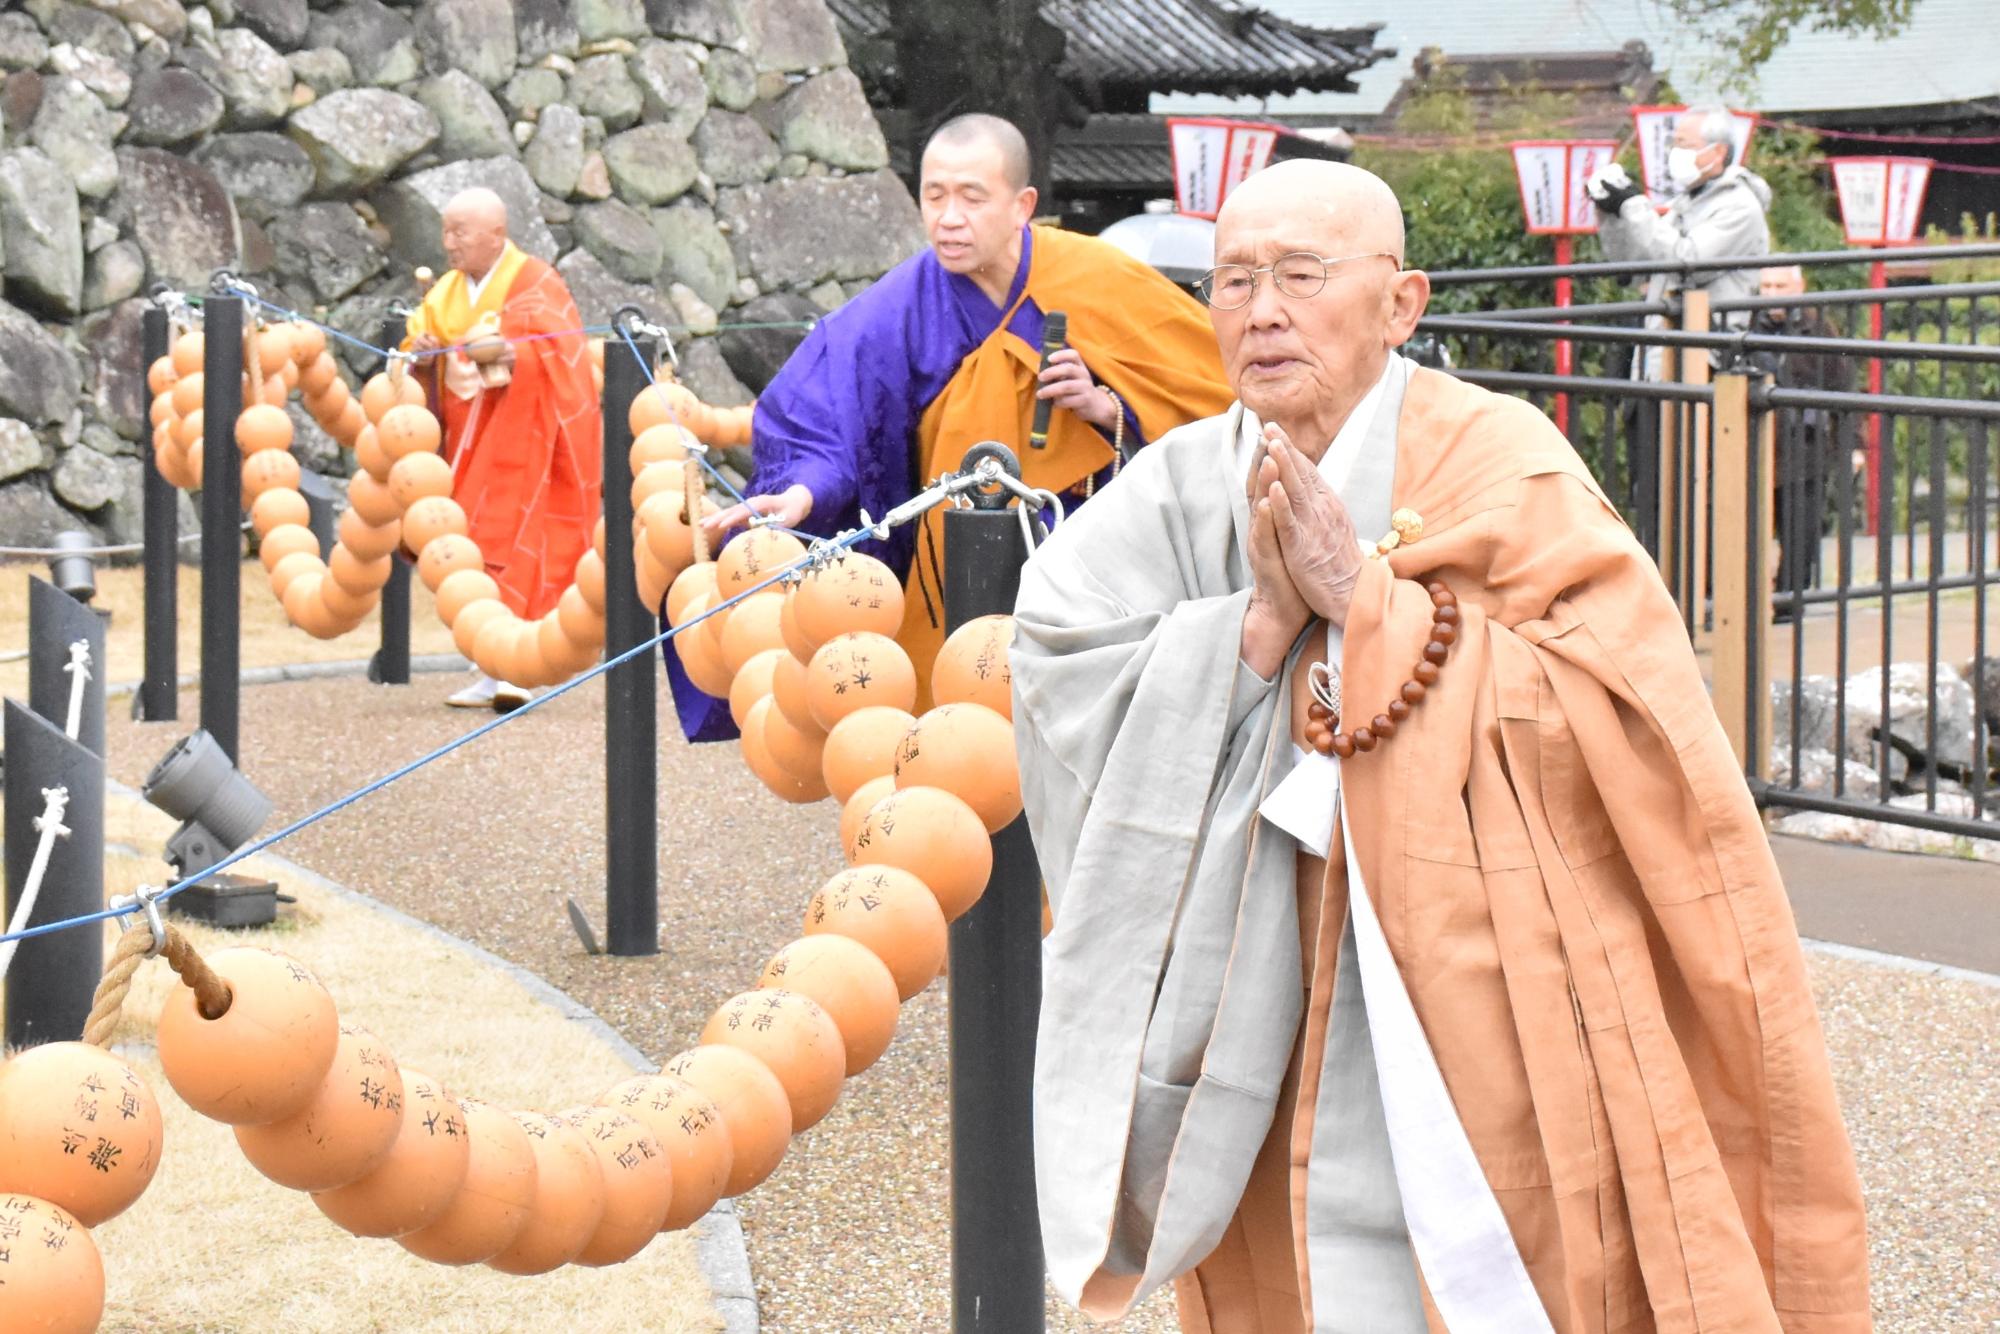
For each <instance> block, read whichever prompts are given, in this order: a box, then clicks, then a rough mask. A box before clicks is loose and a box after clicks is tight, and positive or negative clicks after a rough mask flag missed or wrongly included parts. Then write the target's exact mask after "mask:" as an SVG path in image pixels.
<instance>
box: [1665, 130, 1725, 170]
mask: <svg viewBox="0 0 2000 1334" xmlns="http://www.w3.org/2000/svg"><path fill="white" fill-rule="evenodd" d="M1701 130H1702V118H1701V117H1700V116H1682V117H1681V118H1680V119H1679V120H1677V121H1675V122H1674V147H1675V148H1692V149H1693V150H1694V160H1695V165H1696V166H1698V167H1700V168H1701V175H1702V179H1703V180H1707V179H1708V178H1709V177H1711V176H1718V175H1720V174H1721V173H1722V164H1723V159H1724V158H1726V157H1728V155H1729V150H1728V149H1727V148H1725V147H1724V146H1723V145H1721V144H1708V143H1703V142H1702V137H1701Z"/></svg>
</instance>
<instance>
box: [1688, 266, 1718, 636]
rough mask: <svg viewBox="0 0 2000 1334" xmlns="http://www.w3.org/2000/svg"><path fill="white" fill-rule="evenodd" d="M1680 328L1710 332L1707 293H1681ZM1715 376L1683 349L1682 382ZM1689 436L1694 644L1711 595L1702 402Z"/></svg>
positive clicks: (1696, 351)
mask: <svg viewBox="0 0 2000 1334" xmlns="http://www.w3.org/2000/svg"><path fill="white" fill-rule="evenodd" d="M1681 328H1683V329H1685V330H1687V331H1688V332H1689V333H1707V332H1708V293H1707V292H1705V291H1686V292H1682V293H1681ZM1711 378H1712V375H1711V370H1710V366H1709V361H1708V353H1706V352H1704V351H1702V350H1701V349H1700V348H1692V347H1691V348H1686V349H1683V350H1682V352H1681V383H1682V384H1691V385H1706V384H1707V383H1708V382H1709V380H1710V379H1711ZM1688 419H1689V427H1688V438H1687V439H1685V440H1683V441H1681V448H1682V449H1685V450H1688V451H1690V454H1691V456H1692V459H1693V463H1694V467H1693V469H1692V477H1691V480H1690V482H1689V490H1690V491H1691V492H1692V494H1691V495H1690V496H1689V497H1688V505H1687V516H1688V531H1687V536H1686V541H1687V544H1688V547H1687V550H1688V553H1689V558H1688V584H1689V587H1688V592H1687V595H1688V607H1689V608H1690V609H1691V610H1692V615H1691V616H1690V618H1689V619H1690V620H1691V621H1692V622H1693V624H1694V634H1695V643H1697V644H1699V643H1701V637H1702V633H1703V631H1702V625H1703V622H1704V617H1703V616H1702V614H1701V608H1702V602H1703V600H1704V599H1706V598H1707V597H1708V596H1709V593H1710V586H1709V570H1708V564H1709V557H1708V512H1709V504H1710V497H1709V490H1710V488H1709V478H1708V470H1709V453H1710V451H1709V427H1708V408H1707V407H1706V406H1704V405H1702V404H1700V403H1697V404H1695V405H1694V409H1693V410H1692V411H1691V412H1689V414H1688Z"/></svg>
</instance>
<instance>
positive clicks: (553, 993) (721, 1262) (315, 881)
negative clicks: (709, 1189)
mask: <svg viewBox="0 0 2000 1334" xmlns="http://www.w3.org/2000/svg"><path fill="white" fill-rule="evenodd" d="M445 656H449V655H445ZM316 665H321V666H326V665H333V664H316ZM361 665H362V666H363V667H366V665H367V664H365V663H363V664H361ZM410 665H411V667H412V668H413V669H414V668H415V666H416V662H415V660H414V659H413V660H412V661H411V664H410ZM280 670H282V669H280ZM334 674H335V673H331V672H316V673H313V675H317V676H330V675H334ZM245 677H246V679H247V677H248V673H245ZM274 679H296V678H274ZM105 789H106V791H107V792H109V793H110V794H112V795H115V796H119V797H130V798H132V799H133V800H135V801H144V800H145V799H144V798H143V797H141V796H140V795H139V793H138V792H137V791H135V790H133V789H132V788H129V787H127V786H125V785H124V784H123V783H120V782H118V781H117V780H115V779H106V780H105ZM257 856H259V857H261V858H264V859H267V860H268V861H269V862H270V863H271V864H272V865H273V866H276V867H278V868H280V869H282V870H283V871H284V872H285V874H287V875H292V876H297V877H298V878H299V879H300V880H302V881H304V882H306V883H307V884H310V885H312V886H313V887H314V888H316V889H321V890H324V891H325V892H327V893H329V894H334V895H338V896H340V897H342V898H345V899H348V900H351V901H352V902H355V903H358V904H361V905H362V906H363V907H365V908H368V909H369V910H371V911H373V912H376V913H379V914H380V915H382V916H384V917H387V918H388V919H390V920H391V921H393V922H396V923H397V924H398V925H401V926H405V927H410V928H412V929H414V930H416V931H418V932H420V933H422V934H424V935H426V936H429V937H430V938H431V939H433V940H437V941H440V942H442V943H443V944H445V945H448V946H450V947H451V948H452V949H455V950H457V951H458V952H459V953H461V954H464V955H467V956H469V957H471V958H472V959H474V960H476V961H478V962H479V963H481V964H484V965H485V966H487V967H489V968H493V969H497V970H498V971H500V972H502V973H505V974H506V975H507V976H508V977H510V978H512V979H513V980H514V981H516V982H518V983H519V984H520V985H521V987H522V989H523V990H525V991H526V992H527V993H528V994H529V995H531V996H533V997H534V998H535V999H536V1000H539V1001H541V1002H542V1003H543V1004H545V1005H548V1006H550V1007H551V1008H553V1009H555V1010H556V1011H558V1012H559V1013H560V1014H561V1015H562V1016H563V1017H564V1018H565V1019H568V1020H570V1021H571V1022H572V1023H574V1024H576V1025H577V1026H578V1027H579V1028H582V1029H583V1030H585V1031H586V1032H588V1033H590V1034H591V1035H592V1036H593V1037H596V1038H598V1039H599V1040H600V1041H602V1042H604V1043H606V1044H607V1045H609V1046H610V1047H611V1049H612V1050H614V1051H616V1052H617V1053H618V1054H619V1055H620V1056H622V1057H624V1058H625V1060H626V1062H627V1063H628V1064H629V1065H631V1067H632V1068H633V1069H634V1070H637V1071H639V1072H640V1073H641V1074H648V1075H650V1074H656V1073H658V1071H659V1067H658V1066H657V1065H655V1064H654V1063H653V1062H652V1061H649V1060H647V1059H646V1055H645V1053H644V1052H642V1051H640V1050H639V1049H638V1048H637V1047H635V1046H633V1045H632V1044H631V1043H630V1042H627V1041H626V1040H625V1038H624V1036H623V1035H622V1034H621V1033H619V1032H618V1030H617V1029H615V1028H613V1027H612V1026H611V1025H609V1024H607V1023H605V1022H604V1020H602V1019H600V1018H599V1017H598V1016H597V1013H596V1012H595V1011H593V1010H591V1009H590V1008H589V1007H588V1006H585V1005H583V1004H581V1003H580V1002H579V1001H577V1000H576V998H575V997H573V996H570V995H568V994H567V993H565V992H562V991H558V990H557V989H556V988H554V987H552V986H550V985H549V984H548V983H547V982H545V981H543V980H542V979H541V978H539V977H537V976H536V975H535V974H533V973H531V972H529V971H528V970H527V969H525V968H523V967H521V966H520V965H519V964H516V963H510V962H509V961H507V960H506V959H503V958H501V957H500V956H499V955H497V954H494V953H492V952H491V951H490V950H484V949H481V948H480V947H479V946H477V945H475V944H473V943H472V942H471V941H469V940H465V939H463V938H462V937H459V936H454V935H452V934H451V933H450V932H449V931H446V930H443V929H442V928H440V927H437V926H434V925H432V924H431V923H429V922H426V921H424V920H423V919H422V918H420V917H413V916H411V915H410V914H409V913H406V912H404V911H403V910H402V909H401V908H396V907H392V906H390V905H389V904H386V903H384V902H382V901H381V900H380V899H377V898H374V897H372V896H370V895H367V894H364V893H362V892H361V891H360V890H358V889H349V888H348V887H347V886H346V885H343V884H341V883H340V882H339V881H337V880H330V879H328V878H327V877H326V876H324V875H321V874H320V873H319V872H318V871H314V870H312V869H310V868H308V867H304V866H301V865H299V864H298V863H297V862H295V861H293V860H291V859H290V858H289V857H282V856H279V855H278V854H277V853H275V852H260V853H258V854H257ZM694 1242H695V1259H696V1262H697V1263H698V1264H699V1265H700V1268H701V1275H702V1277H703V1278H705V1279H707V1280H708V1288H709V1296H710V1297H711V1298H712V1299H713V1301H714V1303H715V1309H716V1312H717V1313H718V1314H719V1315H721V1317H722V1321H723V1326H722V1327H723V1331H724V1334H759V1330H760V1328H761V1322H760V1317H759V1315H758V1311H757V1285H756V1282H755V1280H754V1279H753V1278H752V1277H751V1274H750V1251H749V1248H748V1246H747V1245H746V1244H745V1243H744V1240H743V1223H742V1220H741V1219H740V1218H738V1217H737V1213H736V1201H735V1200H719V1201H717V1202H716V1205H715V1207H714V1208H713V1209H710V1210H709V1211H708V1213H707V1215H706V1216H704V1217H703V1218H702V1219H701V1220H700V1221H699V1222H698V1223H696V1224H695V1234H694Z"/></svg>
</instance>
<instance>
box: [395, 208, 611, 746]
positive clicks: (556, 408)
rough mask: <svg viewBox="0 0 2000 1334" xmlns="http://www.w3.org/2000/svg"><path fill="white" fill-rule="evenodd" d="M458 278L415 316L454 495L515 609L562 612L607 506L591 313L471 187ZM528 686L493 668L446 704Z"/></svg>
mask: <svg viewBox="0 0 2000 1334" xmlns="http://www.w3.org/2000/svg"><path fill="white" fill-rule="evenodd" d="M444 251H445V256H446V258H447V259H448V260H449V261H450V263H451V271H450V272H449V273H447V274H445V276H444V277H443V278H442V279H440V280H439V282H438V283H437V285H436V286H434V287H433V288H431V290H430V292H429V293H427V294H426V295H425V297H424V303H423V306H422V307H421V308H420V309H419V310H417V311H416V312H415V313H413V314H412V315H411V316H410V322H409V330H410V337H409V342H408V346H409V348H410V349H411V350H412V351H414V352H417V353H419V354H423V355H425V357H426V359H427V360H428V361H429V362H430V365H431V372H430V375H429V377H428V378H429V379H430V381H431V406H432V408H433V410H434V411H436V412H437V414H438V420H439V421H440V422H441V423H442V424H443V427H444V457H445V460H446V462H448V463H450V464H451V469H452V499H454V500H456V501H457V502H458V503H459V504H460V505H461V506H463V507H464V509H465V516H466V519H467V520H468V521H469V522H470V524H471V536H472V540H473V541H475V542H477V543H479V550H480V551H481V552H482V553H483V554H484V555H485V557H486V572H487V573H488V574H490V575H492V576H493V578H494V580H495V581H496V582H497V583H499V585H500V596H501V599H502V600H503V601H505V602H506V604H507V605H508V607H509V608H511V609H512V610H513V611H514V612H515V614H516V615H519V616H523V617H526V618H528V619H531V620H532V619H534V618H535V617H538V616H542V615H544V614H545V613H547V612H548V611H549V609H550V608H552V607H554V606H555V605H556V599H557V598H558V597H560V596H561V595H562V591H563V589H565V588H567V587H568V586H569V584H570V581H571V578H572V577H573V575H574V573H575V570H576V562H577V558H578V557H580V556H581V555H582V554H583V551H584V548H585V547H586V546H588V545H589V543H590V531H591V527H592V525H593V524H594V523H595V522H596V521H597V517H598V514H599V508H600V500H599V488H600V486H601V485H602V481H603V477H602V473H603V447H602V434H601V433H602V430H603V422H602V420H601V418H600V414H599V408H598V400H597V393H596V390H595V388H594V386H593V383H592V380H591V375H590V360H589V356H588V353H587V351H586V349H585V345H584V336H583V333H582V328H583V318H582V316H581V315H579V314H578V312H577V308H576V302H575V301H574V300H572V299H571V298H570V294H569V288H568V287H566V286H565V285H564V283H563V280H562V278H561V277H560V276H559V275H558V274H557V273H556V271H555V270H554V269H553V268H551V267H550V266H549V265H548V264H547V263H546V262H544V261H542V260H539V259H536V258H534V257H533V256H531V255H528V254H526V253H525V252H523V251H522V250H520V249H519V248H518V247H516V246H515V245H514V243H513V242H512V241H510V240H508V239H507V205H506V204H505V203H504V202H502V200H501V198H500V196H498V195H496V194H494V193H493V192H492V191H491V190H481V189H473V190H465V191H462V192H461V193H459V194H458V195H455V196H454V197H453V198H452V200H451V202H450V203H448V204H446V205H445V210H444ZM527 699H528V692H527V691H526V690H525V689H523V688H522V687H519V686H515V685H511V684H509V683H508V682H505V681H495V680H493V679H492V678H491V677H489V676H486V675H485V674H484V673H481V674H480V676H479V679H478V680H477V681H475V682H474V683H473V684H472V685H470V686H468V687H467V688H466V689H464V690H462V691H460V692H458V693H457V694H455V695H453V696H452V697H451V698H450V699H449V700H448V701H447V702H448V703H450V704H452V705H455V706H458V707H461V708H485V707H488V706H491V707H493V708H495V709H498V710H500V711H502V712H505V711H506V710H507V709H510V708H517V707H519V706H520V705H521V704H524V703H526V702H527Z"/></svg>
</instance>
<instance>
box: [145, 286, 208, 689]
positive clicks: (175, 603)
mask: <svg viewBox="0 0 2000 1334" xmlns="http://www.w3.org/2000/svg"><path fill="white" fill-rule="evenodd" d="M140 332H141V340H142V343H141V345H142V346H143V347H144V349H145V352H144V360H145V365H144V366H142V367H141V368H140V370H139V373H140V375H141V376H142V377H143V376H147V375H150V374H151V373H152V369H153V363H154V362H156V361H158V360H159V359H160V358H161V357H164V356H166V355H167V351H168V347H167V312H166V310H165V309H164V308H162V307H160V306H148V307H147V308H146V313H145V315H144V316H143V317H142V324H141V331H140ZM147 401H148V402H151V397H150V395H149V396H148V399H147ZM204 420H205V419H204ZM205 449H206V447H204V451H205ZM139 452H140V453H141V454H142V455H144V457H145V484H146V492H145V497H146V498H145V528H146V531H145V535H144V540H145V545H146V551H145V557H144V558H145V562H146V672H145V676H144V677H143V678H142V679H141V680H140V682H139V689H138V692H137V693H135V694H134V695H133V696H132V708H133V712H134V713H135V715H136V716H137V717H140V718H143V719H145V720H146V721H147V722H154V723H157V722H171V721H173V720H174V719H175V718H177V717H179V716H180V690H179V677H180V661H179V659H180V644H179V642H178V640H177V639H176V634H177V629H176V624H177V622H178V621H179V619H180V511H179V509H178V508H177V502H176V499H175V497H174V484H173V483H172V482H169V481H168V480H167V479H166V478H164V477H162V476H161V475H160V469H159V466H158V465H157V464H155V463H154V462H153V447H152V444H151V441H150V440H148V441H146V442H143V443H142V444H141V445H140V448H139Z"/></svg>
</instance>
